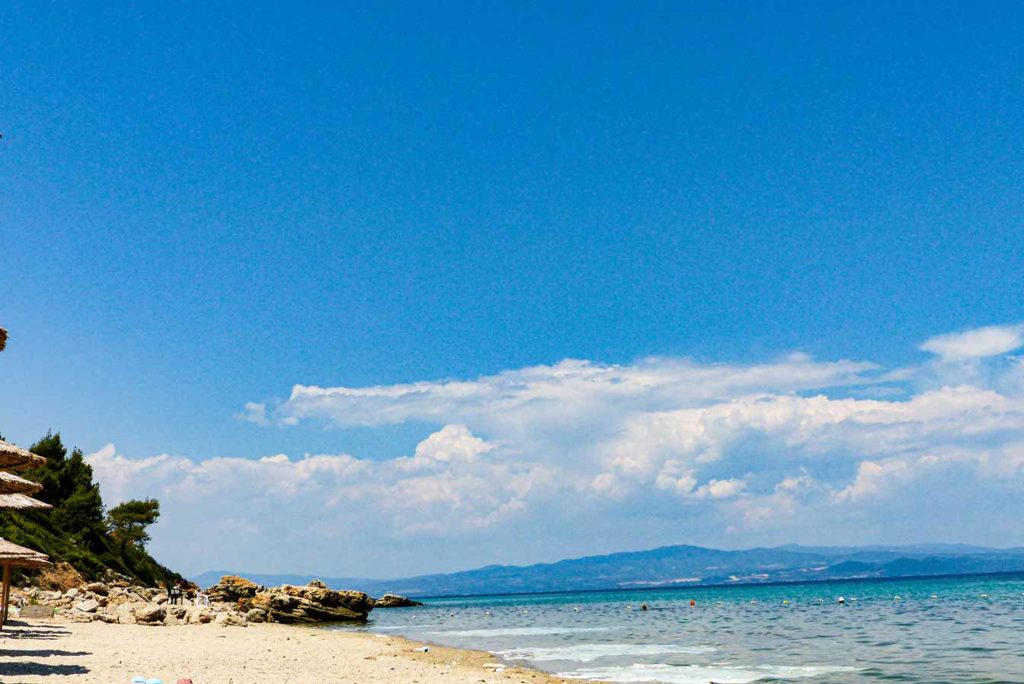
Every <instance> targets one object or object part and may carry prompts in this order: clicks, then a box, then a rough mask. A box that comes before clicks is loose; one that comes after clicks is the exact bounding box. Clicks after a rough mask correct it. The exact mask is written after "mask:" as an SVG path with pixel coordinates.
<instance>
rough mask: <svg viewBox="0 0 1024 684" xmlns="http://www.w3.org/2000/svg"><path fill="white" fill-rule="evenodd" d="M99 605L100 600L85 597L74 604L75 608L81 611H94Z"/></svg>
mask: <svg viewBox="0 0 1024 684" xmlns="http://www.w3.org/2000/svg"><path fill="white" fill-rule="evenodd" d="M99 607H100V602H99V601H97V600H95V599H85V600H84V601H79V602H78V603H76V604H75V610H78V611H81V612H83V613H95V612H96V610H97V609H98V608H99Z"/></svg>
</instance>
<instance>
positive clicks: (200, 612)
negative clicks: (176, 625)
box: [186, 606, 217, 625]
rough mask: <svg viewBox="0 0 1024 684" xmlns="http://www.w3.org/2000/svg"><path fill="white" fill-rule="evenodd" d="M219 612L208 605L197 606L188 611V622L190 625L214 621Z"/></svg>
mask: <svg viewBox="0 0 1024 684" xmlns="http://www.w3.org/2000/svg"><path fill="white" fill-rule="evenodd" d="M216 617H217V614H216V613H215V612H213V610H212V609H210V608H207V607H206V606H196V607H195V608H192V609H191V610H190V611H189V612H188V616H187V617H186V622H188V624H190V625H205V624H209V623H211V622H213V620H214V618H216Z"/></svg>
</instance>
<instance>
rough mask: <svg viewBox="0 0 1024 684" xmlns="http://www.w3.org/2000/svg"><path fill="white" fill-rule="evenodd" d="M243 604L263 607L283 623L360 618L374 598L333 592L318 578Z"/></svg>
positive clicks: (267, 592)
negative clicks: (304, 584) (303, 584)
mask: <svg viewBox="0 0 1024 684" xmlns="http://www.w3.org/2000/svg"><path fill="white" fill-rule="evenodd" d="M243 604H244V605H246V606H248V607H249V608H250V609H251V608H258V609H260V610H262V611H263V612H264V613H265V614H266V616H267V619H268V620H269V621H270V622H283V623H316V622H353V621H363V620H365V619H366V617H367V616H368V615H369V614H370V611H371V610H373V599H372V598H370V597H369V596H367V595H366V594H364V593H363V592H361V591H335V590H334V589H328V588H327V587H326V586H325V585H324V583H323V582H319V581H318V580H313V582H310V583H309V584H307V585H306V586H304V587H295V586H292V585H290V584H285V585H284V586H280V587H274V588H272V589H266V590H264V591H261V592H259V593H257V594H256V595H255V596H254V597H253V598H252V599H251V600H249V601H248V602H243Z"/></svg>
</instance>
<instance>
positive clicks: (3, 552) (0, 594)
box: [0, 539, 50, 629]
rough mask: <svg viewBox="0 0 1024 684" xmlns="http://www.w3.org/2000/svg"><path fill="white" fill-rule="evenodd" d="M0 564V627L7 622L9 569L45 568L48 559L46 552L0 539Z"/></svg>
mask: <svg viewBox="0 0 1024 684" xmlns="http://www.w3.org/2000/svg"><path fill="white" fill-rule="evenodd" d="M0 565H3V567H4V580H3V587H2V589H0V598H2V599H3V610H2V611H0V629H3V626H4V623H6V622H7V612H8V607H9V604H10V601H11V570H12V569H13V568H47V567H50V559H49V558H47V556H46V554H43V553H39V552H38V551H33V550H32V549H26V548H25V547H24V546H18V545H17V544H13V543H11V542H9V541H7V540H6V539H0Z"/></svg>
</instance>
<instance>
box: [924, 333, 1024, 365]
mask: <svg viewBox="0 0 1024 684" xmlns="http://www.w3.org/2000/svg"><path fill="white" fill-rule="evenodd" d="M1022 346H1024V324H1018V325H992V326H988V327H985V328H974V329H973V330H964V331H961V332H954V333H946V334H944V335H936V336H935V337H932V338H930V339H928V340H926V341H925V343H924V344H922V345H921V349H922V350H924V351H927V352H931V353H932V354H935V355H937V356H939V357H941V358H942V359H943V360H944V361H963V360H967V359H981V358H987V357H990V356H998V355H1000V354H1006V353H1008V352H1011V351H1013V350H1015V349H1019V348H1020V347H1022Z"/></svg>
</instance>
